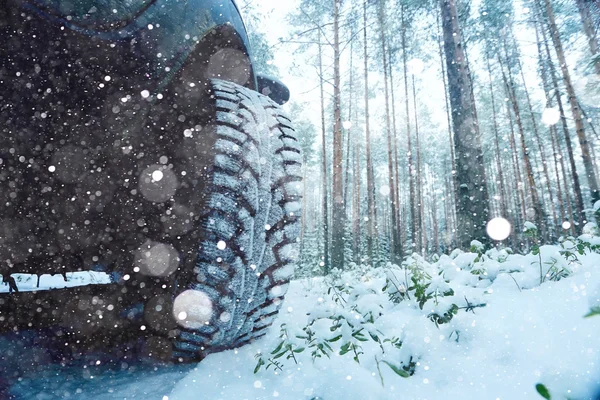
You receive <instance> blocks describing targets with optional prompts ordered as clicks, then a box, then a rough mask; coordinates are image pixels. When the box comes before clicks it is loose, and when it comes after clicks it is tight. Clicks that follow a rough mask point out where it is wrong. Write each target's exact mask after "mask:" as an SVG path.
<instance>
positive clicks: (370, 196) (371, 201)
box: [363, 0, 377, 264]
mask: <svg viewBox="0 0 600 400" xmlns="http://www.w3.org/2000/svg"><path fill="white" fill-rule="evenodd" d="M363 19H364V63H365V141H366V144H365V151H366V153H367V154H366V156H367V212H368V221H367V222H368V223H367V226H368V232H367V248H368V253H369V262H371V264H373V263H374V262H375V257H376V254H377V249H376V248H375V244H376V243H377V241H376V238H375V236H376V234H377V227H376V223H377V211H376V209H375V176H374V173H373V159H372V155H371V132H370V130H369V129H370V127H369V52H368V46H367V43H368V41H367V26H368V25H367V0H365V1H364V3H363Z"/></svg>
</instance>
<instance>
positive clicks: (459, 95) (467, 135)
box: [440, 0, 489, 249]
mask: <svg viewBox="0 0 600 400" xmlns="http://www.w3.org/2000/svg"><path fill="white" fill-rule="evenodd" d="M455 1H456V0H441V1H440V5H441V11H442V26H443V30H444V48H445V50H446V51H445V54H446V67H447V68H446V70H447V74H448V86H449V93H450V104H451V106H452V121H453V130H454V146H455V150H456V167H457V174H456V175H457V176H456V183H457V186H458V187H457V190H458V194H457V199H458V201H457V220H458V221H457V223H458V228H457V231H458V232H457V236H458V244H459V246H460V247H461V248H463V249H468V248H469V247H470V244H471V241H472V240H473V239H476V240H479V241H482V242H489V240H488V238H487V235H486V232H485V226H486V223H487V221H488V214H489V211H488V189H487V184H486V177H485V169H484V166H483V151H482V148H481V138H480V133H479V127H478V123H477V121H476V120H475V117H474V115H475V111H474V104H473V101H472V97H471V87H472V82H471V79H470V76H469V73H468V68H467V65H466V58H465V54H464V46H463V39H462V34H461V31H460V27H459V25H458V12H457V9H456V2H455Z"/></svg>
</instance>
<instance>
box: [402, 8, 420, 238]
mask: <svg viewBox="0 0 600 400" xmlns="http://www.w3.org/2000/svg"><path fill="white" fill-rule="evenodd" d="M405 13H406V10H405V6H404V5H402V6H401V14H402V63H403V66H404V95H405V102H406V137H407V146H408V151H407V153H408V185H409V189H408V191H409V196H410V201H409V203H410V221H411V230H412V232H411V238H412V241H413V248H414V246H415V245H416V244H417V242H418V240H417V238H418V237H419V236H418V235H419V233H420V232H419V223H418V215H417V210H416V203H417V202H416V198H415V181H414V172H415V171H414V164H413V154H412V139H411V132H410V130H411V128H410V105H409V99H410V96H409V95H408V60H407V58H408V57H407V51H408V49H407V46H406V20H405Z"/></svg>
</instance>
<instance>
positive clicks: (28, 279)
mask: <svg viewBox="0 0 600 400" xmlns="http://www.w3.org/2000/svg"><path fill="white" fill-rule="evenodd" d="M12 277H13V278H14V279H15V283H16V284H17V287H18V288H19V291H21V292H31V291H33V290H50V289H62V288H67V287H75V286H85V285H89V284H94V285H98V284H108V283H110V282H111V280H110V276H109V275H108V274H106V273H104V272H96V271H80V272H67V280H66V281H65V280H64V278H63V276H62V275H49V274H43V275H40V276H39V280H40V284H39V287H38V275H33V274H12ZM8 291H9V287H8V283H7V282H4V283H2V284H1V285H0V293H8Z"/></svg>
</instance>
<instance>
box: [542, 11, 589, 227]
mask: <svg viewBox="0 0 600 400" xmlns="http://www.w3.org/2000/svg"><path fill="white" fill-rule="evenodd" d="M537 14H538V15H541V9H540V10H538V12H537ZM538 19H540V18H538ZM540 27H541V29H540V32H541V34H542V43H544V48H545V51H546V59H547V62H548V69H549V71H550V78H551V80H552V86H553V87H554V97H556V104H557V105H558V110H559V112H560V115H561V123H562V130H563V134H564V138H565V146H566V148H567V151H566V153H567V156H568V157H569V165H570V168H571V179H572V181H573V192H574V193H575V203H576V206H577V214H578V215H579V219H580V220H581V221H584V220H585V218H586V216H585V213H584V212H583V210H584V208H585V206H584V204H583V194H582V193H581V183H580V181H579V174H578V173H577V168H576V166H575V154H574V153H573V145H572V143H571V133H570V132H569V127H568V125H567V120H566V118H565V108H564V106H563V102H562V97H561V95H560V89H559V85H558V74H557V72H556V67H555V66H554V61H553V60H552V55H551V54H550V46H549V45H548V39H547V37H546V31H545V30H544V27H543V26H542V23H541V19H540ZM558 143H559V142H558V139H557V144H558ZM561 164H562V166H563V167H562V169H563V172H564V173H566V170H565V167H564V162H563V158H562V157H561ZM567 187H568V181H567V180H565V188H567ZM565 195H566V196H567V198H569V192H568V190H566V189H565ZM569 203H570V201H569ZM569 215H570V218H574V214H573V213H572V212H571V213H569ZM573 222H575V221H573ZM573 225H574V224H573Z"/></svg>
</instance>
